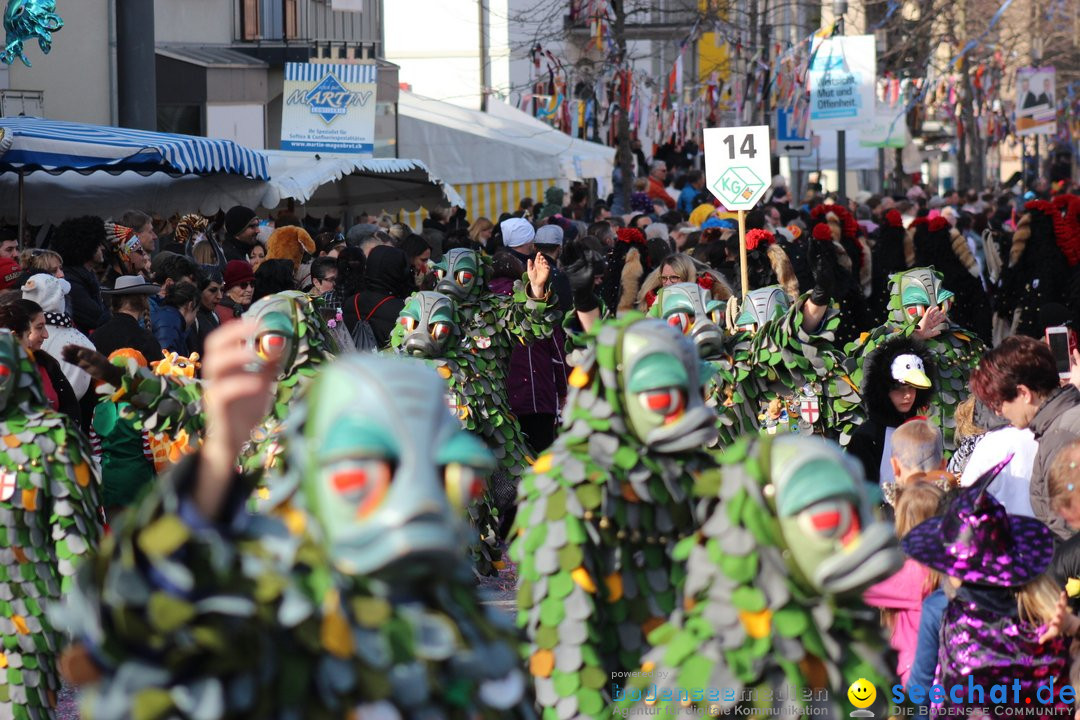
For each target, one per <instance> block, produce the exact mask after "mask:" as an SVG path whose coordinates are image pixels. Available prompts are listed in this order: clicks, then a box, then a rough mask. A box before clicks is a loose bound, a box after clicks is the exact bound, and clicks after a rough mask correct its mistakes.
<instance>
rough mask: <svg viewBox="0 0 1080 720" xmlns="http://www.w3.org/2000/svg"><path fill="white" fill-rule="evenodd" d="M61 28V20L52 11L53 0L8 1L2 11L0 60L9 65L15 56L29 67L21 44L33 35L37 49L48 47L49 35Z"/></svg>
mask: <svg viewBox="0 0 1080 720" xmlns="http://www.w3.org/2000/svg"><path fill="white" fill-rule="evenodd" d="M62 27H64V21H63V19H62V18H61V17H60V16H59V15H57V14H56V0H8V3H7V9H6V10H5V11H4V33H5V34H6V36H7V37H6V38H5V44H4V52H3V53H2V54H0V62H3V63H7V64H8V65H10V64H11V63H13V62H15V58H19V59H20V60H22V61H23V64H24V65H26V67H30V60H28V59H27V57H26V53H25V52H24V49H23V43H24V42H26V41H27V40H33V39H34V38H37V41H38V45H39V46H40V47H41V52H43V53H45V54H46V55H47V54H48V53H49V50H52V34H53V33H54V32H56V31H57V30H59V29H60V28H62Z"/></svg>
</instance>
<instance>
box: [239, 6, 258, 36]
mask: <svg viewBox="0 0 1080 720" xmlns="http://www.w3.org/2000/svg"><path fill="white" fill-rule="evenodd" d="M240 25H241V27H242V28H243V29H244V40H258V39H259V0H240Z"/></svg>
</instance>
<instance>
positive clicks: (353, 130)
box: [281, 62, 378, 155]
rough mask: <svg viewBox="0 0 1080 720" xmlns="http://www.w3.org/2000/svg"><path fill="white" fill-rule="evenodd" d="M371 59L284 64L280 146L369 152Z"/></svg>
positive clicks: (371, 134)
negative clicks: (342, 62)
mask: <svg viewBox="0 0 1080 720" xmlns="http://www.w3.org/2000/svg"><path fill="white" fill-rule="evenodd" d="M377 72H378V70H377V68H376V66H375V63H373V62H370V63H357V64H349V65H345V64H340V65H331V64H322V63H286V65H285V94H284V99H283V102H282V105H281V149H282V150H300V151H308V152H325V153H338V154H347V155H371V154H372V153H374V151H375V91H376V73H377Z"/></svg>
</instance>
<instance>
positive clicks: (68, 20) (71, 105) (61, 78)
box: [8, 0, 177, 125]
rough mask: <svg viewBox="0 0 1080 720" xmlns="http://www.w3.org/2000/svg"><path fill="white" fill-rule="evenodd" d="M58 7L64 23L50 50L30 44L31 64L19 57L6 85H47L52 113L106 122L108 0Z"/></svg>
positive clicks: (109, 90) (38, 87)
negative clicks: (42, 51)
mask: <svg viewBox="0 0 1080 720" xmlns="http://www.w3.org/2000/svg"><path fill="white" fill-rule="evenodd" d="M176 1H177V0H173V2H176ZM57 11H58V12H59V13H60V16H61V17H62V18H63V19H64V27H63V28H61V29H60V30H59V31H57V32H56V33H54V34H53V44H52V52H50V53H49V54H48V55H43V54H42V53H41V49H40V48H39V47H38V45H37V43H36V42H34V43H31V44H29V45H27V48H26V56H27V57H28V58H29V59H30V62H31V63H32V64H33V67H29V68H28V67H25V66H24V65H23V64H22V62H21V61H16V62H15V64H14V65H12V66H11V68H10V71H9V74H8V75H9V77H8V84H9V85H10V87H11V88H12V89H17V90H43V91H44V92H45V113H46V114H47V115H48V117H50V118H54V119H56V120H72V121H76V122H87V123H95V124H99V125H108V124H109V123H110V119H111V118H110V114H111V113H110V107H111V100H110V97H111V94H112V93H113V92H114V89H112V88H110V87H109V3H108V0H78V2H65V3H62V4H61V5H60V6H59V7H58V9H57Z"/></svg>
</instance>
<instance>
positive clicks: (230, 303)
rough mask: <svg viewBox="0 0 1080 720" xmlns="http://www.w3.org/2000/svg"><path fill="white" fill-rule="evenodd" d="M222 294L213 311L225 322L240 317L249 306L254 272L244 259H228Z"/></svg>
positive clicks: (253, 289) (253, 286) (253, 285)
mask: <svg viewBox="0 0 1080 720" xmlns="http://www.w3.org/2000/svg"><path fill="white" fill-rule="evenodd" d="M222 290H223V292H224V296H223V297H222V298H221V301H220V302H219V303H218V306H217V307H216V308H214V312H216V313H217V316H218V317H219V318H221V322H223V323H225V322H228V321H229V320H235V319H236V318H238V317H240V316H241V315H242V314H243V313H244V311H246V310H247V309H248V308H249V307H251V302H252V300H251V297H252V295H253V294H254V291H255V273H254V271H253V270H252V269H251V265H248V264H247V262H245V261H244V260H230V261H229V263H228V264H227V265H226V266H225V278H224V285H223V286H222Z"/></svg>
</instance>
